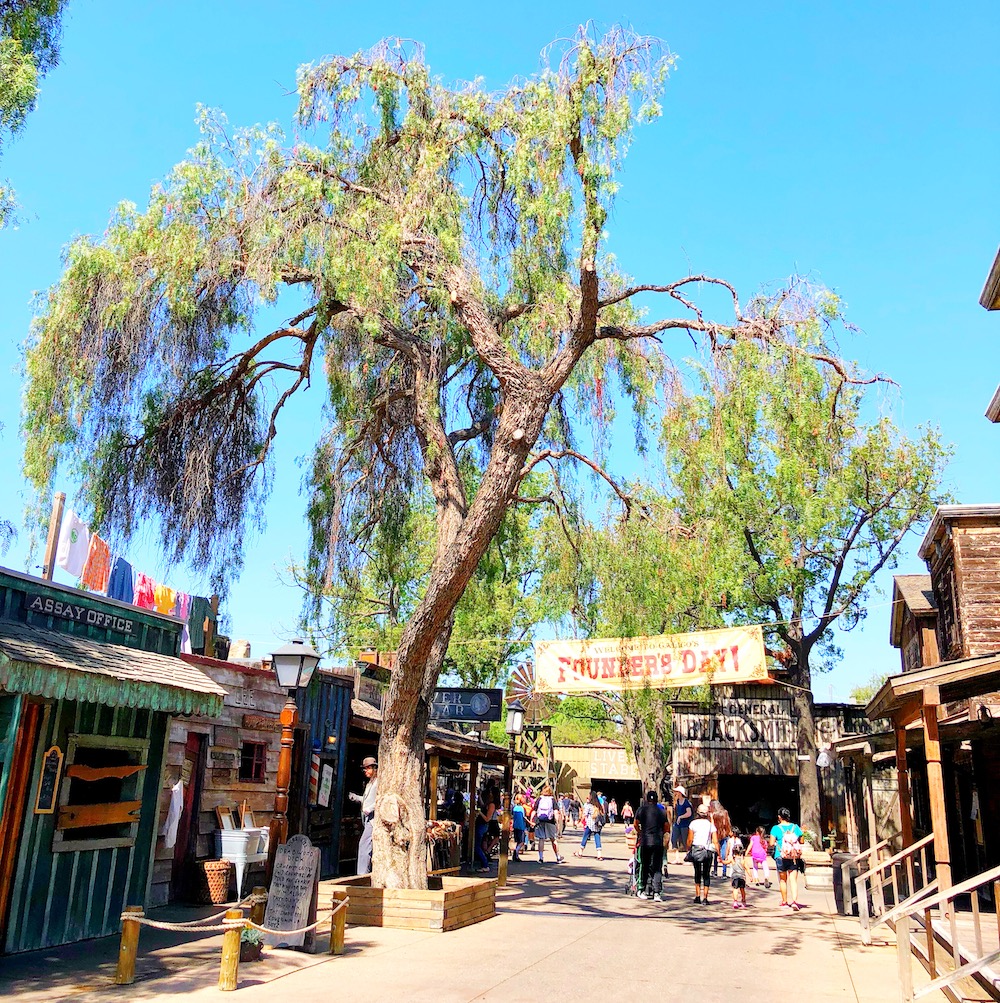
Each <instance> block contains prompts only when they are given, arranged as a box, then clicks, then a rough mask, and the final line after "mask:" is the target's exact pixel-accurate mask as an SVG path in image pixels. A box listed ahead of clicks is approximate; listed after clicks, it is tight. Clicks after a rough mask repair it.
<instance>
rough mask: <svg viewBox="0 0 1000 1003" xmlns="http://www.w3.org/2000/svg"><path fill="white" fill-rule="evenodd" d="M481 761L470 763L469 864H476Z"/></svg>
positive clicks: (473, 865)
mask: <svg viewBox="0 0 1000 1003" xmlns="http://www.w3.org/2000/svg"><path fill="white" fill-rule="evenodd" d="M478 785H479V762H478V761H477V760H475V759H474V760H472V762H471V763H469V831H468V834H467V836H466V853H467V854H468V857H469V866H470V867H475V866H476V817H477V816H478V815H479V797H478V794H479V789H478Z"/></svg>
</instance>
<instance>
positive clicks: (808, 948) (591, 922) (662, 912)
mask: <svg viewBox="0 0 1000 1003" xmlns="http://www.w3.org/2000/svg"><path fill="white" fill-rule="evenodd" d="M620 832H621V830H620V827H617V826H616V827H614V828H613V829H612V830H610V831H608V830H606V838H605V841H604V842H605V846H604V854H605V860H603V861H597V860H596V859H595V858H594V857H593V847H592V846H590V847H588V856H587V857H585V858H583V859H579V858H575V857H573V856H572V851H573V849H574V846H575V845H576V844H577V843H578V840H579V836H578V835H576V836H575V839H574V835H575V834H574V833H572V832H570V833H567V836H566V838H565V839H564V841H563V845H562V847H561V849H562V850H563V852H564V853H565V855H566V857H567V862H566V863H565V864H555V863H552V862H547V863H545V864H538V863H537V862H524V863H521V864H512V865H511V882H510V884H509V885H508V886H507V888H505V889H500V890H498V893H497V912H498V915H497V916H496V917H495V918H494V919H491V920H489V921H487V922H484V923H479V924H477V925H476V926H473V927H467V928H466V929H464V930H458V931H455V932H454V933H447V934H429V933H415V932H411V931H405V930H382V929H379V928H373V927H349V928H348V931H347V951H346V953H345V954H344V955H343V956H341V957H337V958H331V957H329V956H326V955H302V954H300V953H298V952H291V951H274V952H270V953H269V955H268V959H267V960H266V961H264V962H261V963H259V964H248V965H244V966H242V967H241V969H240V977H241V978H240V988H239V990H238V991H237V993H236V994H234V995H233V996H232V997H230V998H232V999H238V1000H246V1001H248V1003H252V1001H257V1000H261V1001H263V1000H265V999H266V1000H268V1001H273V1000H275V999H288V1000H295V1001H296V1003H310V1001H313V1000H316V1001H324V1003H325V1001H327V1000H330V999H358V1000H376V1001H377V1000H397V1001H407V1003H409V1001H414V1003H418V1001H428V1003H452V1001H455V1003H459V1001H461V1003H465V1001H472V1000H484V1001H496V1003H501V1001H502V1003H519V1001H522V1000H523V1001H526V1003H537V1001H538V1000H539V999H541V998H545V997H549V998H552V999H558V998H560V997H563V996H565V995H566V993H567V992H568V993H569V995H570V997H572V996H574V995H576V993H577V991H578V990H581V989H583V987H584V986H586V998H587V999H588V1000H589V999H602V1000H608V1001H616V1000H626V999H634V998H635V996H636V994H637V993H642V994H643V996H644V997H645V996H646V995H647V994H649V993H655V994H657V995H662V996H663V997H664V998H667V999H675V998H678V999H679V998H683V999H690V1000H697V1001H698V1003H716V1001H725V1003H736V1001H739V1003H764V1001H768V1003H774V1001H777V1000H779V999H794V1000H796V1001H802V1003H833V1001H838V1003H841V1001H843V1003H896V1001H897V1000H898V999H899V990H898V983H897V977H896V952H895V949H894V948H892V947H886V946H875V947H870V948H864V947H862V946H861V943H860V940H859V937H858V927H857V920H853V919H849V918H846V917H840V916H837V915H836V914H835V912H834V905H833V895H832V893H821V892H817V891H808V890H807V891H804V892H803V893H801V894H800V896H799V898H800V901H802V902H803V903H804V904H805V906H806V908H805V909H803V910H802V911H801V912H799V913H794V914H793V913H788V912H787V911H786V910H781V909H779V905H778V904H779V897H778V893H777V888H776V887H775V888H772V889H771V890H770V891H764V890H755V889H750V890H749V891H748V903H749V908H747V909H746V910H739V911H734V910H733V909H732V908H731V897H730V889H729V887H728V885H729V883H728V881H727V882H725V883H723V882H722V881H721V880H719V881H718V882H717V884H715V885H713V888H712V898H713V899H714V900H715V901H714V902H713V904H711V905H709V906H703V905H695V904H694V903H693V902H692V901H691V899H692V896H693V893H694V890H693V884H692V880H691V868H690V866H689V865H686V864H685V865H680V866H671V867H670V876H669V878H668V880H667V881H666V882H665V883H664V884H665V887H664V898H665V901H664V902H662V903H658V902H649V901H646V900H637V899H635V898H629V897H627V896H626V895H625V894H624V887H625V881H626V868H627V863H626V861H627V857H626V851H625V846H624V841H623V839H622V837H621V835H620ZM188 915H190V913H189V914H188ZM116 948H117V941H116V940H115V939H114V938H109V939H107V940H104V941H96V942H91V943H90V944H87V945H76V946H73V947H70V948H63V949H60V950H58V951H50V952H35V953H34V954H32V955H20V956H14V957H13V958H0V997H4V998H11V997H13V996H16V997H17V999H18V1003H36V1001H41V1000H46V1001H48V1000H55V999H59V1000H73V1001H75V1000H81V1001H82V1000H88V1001H89V1000H93V1001H104V1000H119V1001H122V1000H172V999H180V998H181V997H182V996H183V998H184V999H186V1000H190V999H195V1000H200V999H209V998H211V999H214V1000H219V999H220V998H225V997H222V996H221V994H220V993H219V990H218V989H217V988H216V982H217V978H218V957H219V954H218V951H219V939H218V937H211V938H205V939H203V940H201V941H198V942H196V943H194V944H192V943H191V941H190V938H186V937H182V936H179V935H167V934H159V935H157V936H153V935H152V934H149V933H148V931H145V930H144V931H143V935H142V939H141V941H140V964H139V975H140V981H139V982H137V983H136V984H135V985H133V986H131V987H127V988H123V989H115V988H114V987H112V986H110V985H109V983H110V975H111V972H113V965H114V957H115V951H116ZM921 975H922V972H920V971H915V977H917V978H918V981H919V977H920V976H921ZM227 996H228V994H227ZM928 998H929V999H931V1000H932V1001H934V1003H937V1001H940V1000H941V999H943V997H940V996H934V997H928Z"/></svg>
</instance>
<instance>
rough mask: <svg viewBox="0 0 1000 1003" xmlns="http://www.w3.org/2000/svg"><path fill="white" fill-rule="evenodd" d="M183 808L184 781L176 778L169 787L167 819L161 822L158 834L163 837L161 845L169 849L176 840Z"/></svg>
mask: <svg viewBox="0 0 1000 1003" xmlns="http://www.w3.org/2000/svg"><path fill="white" fill-rule="evenodd" d="M183 808H184V781H183V780H178V781H177V783H176V784H174V786H173V787H171V788H170V807H169V808H168V809H167V820H166V821H165V822H164V823H163V828H162V829H161V830H160V835H161V836H162V837H163V845H164V846H165V847H166V848H167V849H168V850H169V849H171V848H172V847H173V845H174V843H176V842H177V825H178V823H179V822H180V820H181V811H182V810H183Z"/></svg>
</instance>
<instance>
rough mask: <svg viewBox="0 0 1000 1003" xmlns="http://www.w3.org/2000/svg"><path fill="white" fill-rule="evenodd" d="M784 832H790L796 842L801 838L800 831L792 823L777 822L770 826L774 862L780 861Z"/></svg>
mask: <svg viewBox="0 0 1000 1003" xmlns="http://www.w3.org/2000/svg"><path fill="white" fill-rule="evenodd" d="M786 832H790V833H791V834H792V835H793V836H794V837H795V839H797V840H798V839H801V838H802V830H801V829H800V828H799V827H798V826H797V825H796V824H795V823H794V822H779V823H778V824H777V825H773V826H771V835H772V836H773V837H774V859H775V860H781V840H782V839H783V838H784V835H785V833H786Z"/></svg>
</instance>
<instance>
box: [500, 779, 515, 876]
mask: <svg viewBox="0 0 1000 1003" xmlns="http://www.w3.org/2000/svg"><path fill="white" fill-rule="evenodd" d="M513 823H514V816H513V815H511V813H510V791H504V792H503V814H502V815H501V816H500V856H499V858H498V859H497V887H498V888H503V887H504V886H505V885H506V884H507V854H508V853H510V830H511V828H512V827H513Z"/></svg>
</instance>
